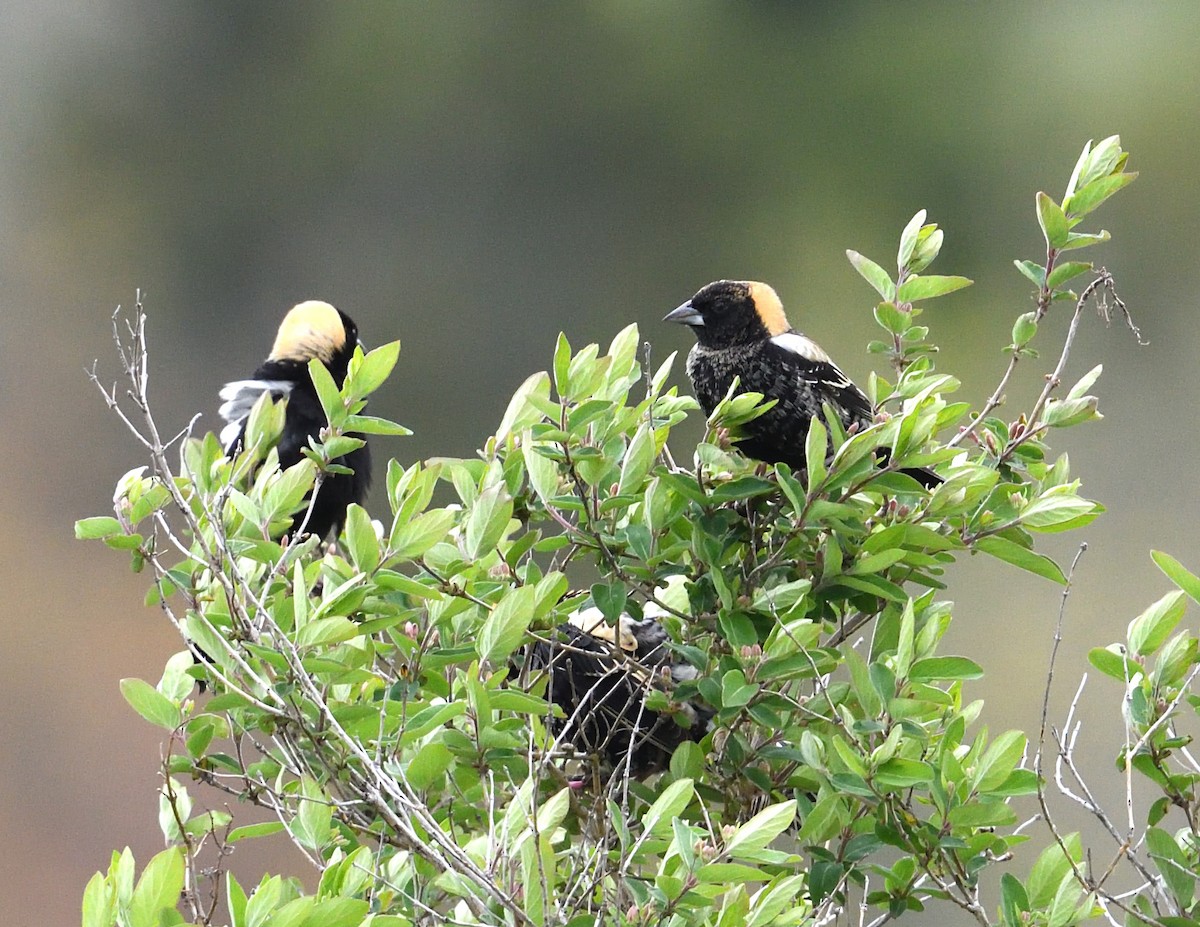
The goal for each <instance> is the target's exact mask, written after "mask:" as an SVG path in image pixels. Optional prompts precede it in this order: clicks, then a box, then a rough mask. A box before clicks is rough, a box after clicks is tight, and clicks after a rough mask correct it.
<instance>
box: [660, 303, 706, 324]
mask: <svg viewBox="0 0 1200 927" xmlns="http://www.w3.org/2000/svg"><path fill="white" fill-rule="evenodd" d="M663 321H664V322H678V323H679V324H680V325H691V326H692V327H694V328H696V327H699V328H703V327H704V317H703V316H702V315H700V313H699V312H697V311H696V310H695V309H693V308H692V301H691V300H690V299H689V300H688V301H687V302H686V303H684V304H683V305H682V306H678V307H676V308H675V309H672V310H671V311H670V312H668V313H667V314H666V315H665V316H663Z"/></svg>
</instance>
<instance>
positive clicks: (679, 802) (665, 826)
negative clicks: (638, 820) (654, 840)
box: [642, 779, 696, 837]
mask: <svg viewBox="0 0 1200 927" xmlns="http://www.w3.org/2000/svg"><path fill="white" fill-rule="evenodd" d="M695 792H696V789H695V784H694V783H693V782H692V780H691V779H676V780H675V781H674V782H672V783H671V784H670V785H668V786H667V787H666V788H665V789H663V792H662V794H661V795H659V796H658V798H656V799H655V800H654V804H652V805H651V806H650V807H649V808H647V809H646V813H645V814H644V815H642V827H643V828H644V829H645V831H646V833H648V834H650V835H652V836H655V837H663V836H666V834H667V833H668V832H669V831H670V829H671V826H672V825H671V822H672V820H673V819H675V818H677V817H679V815H681V814H682V813H683V810H684V809H685V808H686V807H687V806H688V804H689V803H690V802H691V800H692V796H693V795H694V794H695Z"/></svg>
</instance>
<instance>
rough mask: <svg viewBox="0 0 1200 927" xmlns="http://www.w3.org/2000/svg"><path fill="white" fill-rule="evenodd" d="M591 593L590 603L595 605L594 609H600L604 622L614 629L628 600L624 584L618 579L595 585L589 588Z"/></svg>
mask: <svg viewBox="0 0 1200 927" xmlns="http://www.w3.org/2000/svg"><path fill="white" fill-rule="evenodd" d="M591 593H592V602H594V603H595V605H596V608H598V609H600V614H602V615H603V616H604V620H605V621H606V622H607V623H608V624H610V625H612V626H613V627H616V626H617V622H618V621H620V618H621V614H622V613H623V612H624V611H625V603H626V601H627V599H628V592H627V591H626V589H625V584H624V583H623V582H621V581H620V580H619V579H618V580H614V581H613V582H611V583H595V584H594V585H593V586H592V588H591Z"/></svg>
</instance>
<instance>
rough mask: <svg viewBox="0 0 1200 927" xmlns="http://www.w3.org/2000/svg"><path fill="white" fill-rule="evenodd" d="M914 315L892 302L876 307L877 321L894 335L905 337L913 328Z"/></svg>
mask: <svg viewBox="0 0 1200 927" xmlns="http://www.w3.org/2000/svg"><path fill="white" fill-rule="evenodd" d="M912 319H913V317H912V313H911V312H908V311H907V310H904V309H900V308H898V307H897V306H896V304H895V303H892V302H883V303H880V304H879V305H878V306H876V307H875V321H876V322H878V323H879V325H880V327H881V328H883V329H884V330H885V331H888V332H891V333H892V334H893V335H903V334H904V333H905V332H906V331H908V330H909V329H910V328H911V327H912Z"/></svg>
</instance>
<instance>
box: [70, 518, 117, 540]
mask: <svg viewBox="0 0 1200 927" xmlns="http://www.w3.org/2000/svg"><path fill="white" fill-rule="evenodd" d="M124 533H125V529H124V528H122V527H121V523H120V522H119V521H117V520H116V519H115V518H113V517H112V516H111V515H97V516H96V517H95V518H81V519H79V521H77V522H75V537H76V538H78V539H79V540H81V541H95V540H99V539H101V538H110V537H112V536H113V535H117V534H124Z"/></svg>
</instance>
